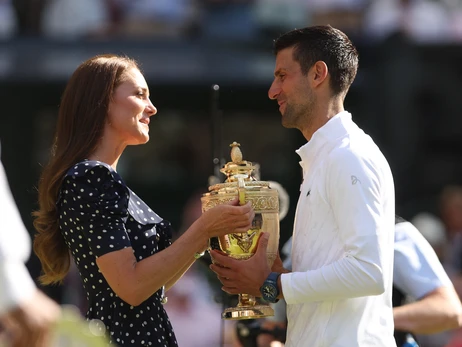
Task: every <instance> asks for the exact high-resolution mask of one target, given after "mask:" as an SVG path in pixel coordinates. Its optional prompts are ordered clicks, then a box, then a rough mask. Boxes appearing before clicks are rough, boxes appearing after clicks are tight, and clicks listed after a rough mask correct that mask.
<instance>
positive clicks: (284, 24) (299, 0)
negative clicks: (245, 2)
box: [255, 0, 308, 38]
mask: <svg viewBox="0 0 462 347" xmlns="http://www.w3.org/2000/svg"><path fill="white" fill-rule="evenodd" d="M255 5H256V6H255V16H256V21H257V24H258V27H259V30H260V31H261V32H262V33H264V34H266V35H268V36H271V37H272V38H274V36H279V35H280V34H281V33H283V32H286V31H288V30H291V29H294V28H297V27H305V26H306V25H307V24H308V23H307V20H308V11H307V0H293V1H291V2H290V3H288V2H287V1H285V0H256V3H255Z"/></svg>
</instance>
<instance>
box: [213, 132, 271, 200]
mask: <svg viewBox="0 0 462 347" xmlns="http://www.w3.org/2000/svg"><path fill="white" fill-rule="evenodd" d="M229 146H230V147H231V161H230V162H228V163H226V164H225V165H224V166H223V168H222V169H221V170H220V172H221V173H223V174H225V175H226V177H227V178H226V180H225V182H224V183H218V184H214V185H211V186H210V187H209V191H211V192H213V191H215V192H218V191H221V192H229V191H233V190H235V189H237V187H238V181H239V180H243V181H244V182H245V187H246V189H251V190H255V189H257V190H258V189H261V188H266V189H267V188H269V182H264V181H260V180H258V179H257V178H255V177H254V176H253V175H252V174H253V173H254V174H255V173H256V172H257V171H258V165H254V164H253V163H252V162H250V161H248V160H243V157H242V152H241V149H240V148H239V146H240V144H239V143H237V142H236V141H234V142H233V143H232V144H230V145H229ZM254 170H255V172H254Z"/></svg>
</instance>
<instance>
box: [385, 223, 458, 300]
mask: <svg viewBox="0 0 462 347" xmlns="http://www.w3.org/2000/svg"><path fill="white" fill-rule="evenodd" d="M393 270H394V271H393V284H394V285H395V286H396V287H397V288H398V289H400V290H401V291H402V292H404V293H405V294H407V295H409V296H411V297H413V298H414V299H421V298H422V297H424V296H425V295H427V294H428V293H430V292H432V291H433V290H435V289H437V288H439V287H443V286H450V285H452V283H451V280H450V279H449V277H448V275H447V274H446V272H445V271H444V269H443V266H442V265H441V263H440V261H439V259H438V256H437V255H436V253H435V251H434V250H433V248H432V246H431V245H430V244H429V243H428V241H427V240H425V238H424V237H423V235H422V234H421V233H420V232H419V230H417V228H416V227H414V226H413V225H412V224H411V223H409V222H403V223H398V224H396V228H395V262H394V268H393Z"/></svg>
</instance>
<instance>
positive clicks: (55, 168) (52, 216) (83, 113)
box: [33, 55, 139, 284]
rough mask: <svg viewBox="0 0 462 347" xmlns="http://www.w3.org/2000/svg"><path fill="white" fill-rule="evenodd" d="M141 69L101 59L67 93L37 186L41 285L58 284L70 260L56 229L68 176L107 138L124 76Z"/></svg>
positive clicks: (76, 76)
mask: <svg viewBox="0 0 462 347" xmlns="http://www.w3.org/2000/svg"><path fill="white" fill-rule="evenodd" d="M131 68H137V69H139V67H138V65H137V63H136V62H135V61H134V60H132V59H130V58H127V57H120V56H116V55H98V56H96V57H93V58H91V59H88V60H87V61H85V62H83V63H82V64H81V65H80V66H79V67H78V68H77V69H76V70H75V72H74V73H73V75H72V76H71V78H70V80H69V81H68V83H67V86H66V89H65V90H64V93H63V96H62V99H61V105H60V107H59V113H58V122H57V126H56V133H55V139H54V144H53V146H52V149H51V157H50V161H49V163H48V164H47V165H46V166H45V167H44V169H43V172H42V175H41V177H40V181H39V184H38V202H39V209H38V210H37V211H34V212H33V216H34V217H35V218H34V227H35V229H36V230H37V232H38V233H37V234H36V236H35V238H34V252H35V253H36V254H37V256H38V258H39V259H40V262H41V264H42V270H43V274H42V276H40V277H39V280H40V282H41V283H42V284H52V283H60V282H62V280H63V279H64V277H65V276H66V274H67V272H68V271H69V266H70V255H69V250H68V248H67V246H66V244H65V242H64V238H63V236H62V235H61V232H60V230H59V225H58V210H57V206H56V203H57V199H58V194H59V190H60V188H61V184H62V181H63V178H64V175H65V173H66V172H67V170H69V168H70V167H71V166H72V165H74V164H76V163H77V162H79V161H82V160H83V159H85V158H88V156H89V155H90V154H91V153H92V152H94V151H95V150H96V148H97V146H98V144H99V141H100V139H101V137H102V135H103V130H104V126H105V123H106V117H107V114H108V108H109V103H110V101H111V99H112V96H113V93H114V90H115V89H116V88H117V87H118V86H119V85H120V84H121V83H122V82H123V79H124V78H125V72H126V71H127V70H129V69H131Z"/></svg>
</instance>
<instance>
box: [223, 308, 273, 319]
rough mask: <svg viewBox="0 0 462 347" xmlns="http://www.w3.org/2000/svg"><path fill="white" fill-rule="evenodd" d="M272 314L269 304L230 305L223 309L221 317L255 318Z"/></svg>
mask: <svg viewBox="0 0 462 347" xmlns="http://www.w3.org/2000/svg"><path fill="white" fill-rule="evenodd" d="M271 316H274V310H273V308H272V307H271V306H269V305H254V306H241V307H230V308H227V309H226V310H224V311H223V313H222V314H221V318H223V319H230V320H242V319H257V318H265V317H271Z"/></svg>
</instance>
